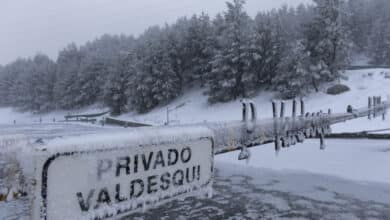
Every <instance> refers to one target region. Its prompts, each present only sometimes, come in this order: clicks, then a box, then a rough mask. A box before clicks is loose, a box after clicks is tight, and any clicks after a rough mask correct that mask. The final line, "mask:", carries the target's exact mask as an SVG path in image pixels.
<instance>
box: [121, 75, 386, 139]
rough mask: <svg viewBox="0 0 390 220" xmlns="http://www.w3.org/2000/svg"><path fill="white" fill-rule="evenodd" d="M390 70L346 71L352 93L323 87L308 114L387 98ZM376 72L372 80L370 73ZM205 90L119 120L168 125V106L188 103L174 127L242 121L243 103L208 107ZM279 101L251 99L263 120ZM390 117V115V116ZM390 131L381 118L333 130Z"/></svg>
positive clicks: (174, 115) (173, 116)
mask: <svg viewBox="0 0 390 220" xmlns="http://www.w3.org/2000/svg"><path fill="white" fill-rule="evenodd" d="M386 72H389V73H390V69H367V70H354V71H347V72H346V76H347V77H348V80H342V83H343V84H346V85H348V86H349V87H350V88H351V91H349V92H347V93H344V94H341V95H337V96H333V95H327V94H326V93H325V92H324V91H326V89H327V88H328V87H329V86H330V85H327V86H324V88H322V91H321V92H319V93H313V94H311V95H309V96H308V97H304V100H305V103H306V111H309V112H317V111H320V110H323V111H327V110H328V108H331V109H332V112H346V109H347V106H348V105H352V106H353V107H354V108H359V107H365V106H367V105H368V97H369V96H382V97H383V98H382V99H385V100H386V99H387V97H388V95H390V79H385V77H384V73H386ZM368 73H373V74H374V75H373V76H372V77H369V76H368V75H367V74H368ZM203 93H204V91H202V90H200V89H198V88H196V89H192V90H191V91H189V92H187V93H186V94H184V95H183V96H182V97H180V98H178V99H177V100H175V101H173V102H172V103H171V104H169V105H168V106H163V107H161V108H157V109H155V110H153V111H151V112H149V113H147V114H142V115H138V114H134V113H129V114H126V115H122V116H121V117H120V118H122V119H125V120H130V121H137V122H144V123H150V124H157V125H163V124H164V123H165V122H166V114H167V113H166V111H167V107H169V108H174V107H175V106H178V105H180V104H182V103H186V104H185V105H184V106H183V107H182V108H179V109H178V110H176V111H172V112H171V113H170V116H169V117H170V120H172V121H174V124H188V123H198V122H204V121H208V122H215V121H227V120H237V119H241V104H240V101H239V100H237V101H234V102H229V103H220V104H215V105H209V104H208V103H207V97H206V96H204V95H203ZM273 99H277V97H275V94H273V93H271V92H267V91H262V92H259V94H258V95H257V96H256V97H253V98H252V100H253V101H254V102H255V103H256V104H257V111H258V117H259V118H260V119H264V118H270V117H272V106H271V101H272V100H273ZM289 109H291V102H289V101H286V114H289V113H290V112H289ZM389 117H390V115H389ZM381 128H390V120H387V121H384V122H383V121H381V119H380V117H379V118H378V119H375V120H372V121H368V120H366V119H359V120H354V121H351V122H347V123H345V124H339V125H336V126H334V127H333V131H334V132H349V131H362V130H372V129H381Z"/></svg>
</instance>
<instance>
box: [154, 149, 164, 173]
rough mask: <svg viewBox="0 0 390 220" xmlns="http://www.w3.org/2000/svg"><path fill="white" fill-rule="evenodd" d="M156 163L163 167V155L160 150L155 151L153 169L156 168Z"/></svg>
mask: <svg viewBox="0 0 390 220" xmlns="http://www.w3.org/2000/svg"><path fill="white" fill-rule="evenodd" d="M158 165H160V166H161V167H165V161H164V155H163V152H162V151H161V150H160V151H159V152H157V156H156V160H155V161H154V166H153V169H156V168H157V166H158Z"/></svg>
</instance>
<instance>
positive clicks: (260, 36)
mask: <svg viewBox="0 0 390 220" xmlns="http://www.w3.org/2000/svg"><path fill="white" fill-rule="evenodd" d="M286 41H287V39H286V37H285V35H284V33H283V31H282V26H281V24H280V20H279V17H278V16H277V15H273V14H258V15H257V16H256V19H255V27H254V31H253V32H252V38H251V47H250V49H251V52H252V54H253V58H252V62H251V68H253V69H254V73H255V74H256V84H257V86H265V87H268V88H269V87H271V84H272V79H273V78H274V77H275V76H276V74H277V72H278V68H279V64H280V62H281V61H282V59H283V54H284V53H285V50H286Z"/></svg>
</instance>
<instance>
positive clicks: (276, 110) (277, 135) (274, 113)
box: [272, 101, 280, 153]
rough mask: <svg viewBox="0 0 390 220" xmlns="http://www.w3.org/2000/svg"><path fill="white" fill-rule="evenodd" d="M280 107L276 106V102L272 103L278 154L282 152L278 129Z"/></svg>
mask: <svg viewBox="0 0 390 220" xmlns="http://www.w3.org/2000/svg"><path fill="white" fill-rule="evenodd" d="M277 108H278V107H277V106H276V102H275V101H272V112H273V118H274V134H275V151H276V153H278V152H279V151H280V137H279V129H278V109H277Z"/></svg>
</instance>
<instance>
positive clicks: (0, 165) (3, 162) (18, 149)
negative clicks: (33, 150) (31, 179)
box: [0, 135, 32, 201]
mask: <svg viewBox="0 0 390 220" xmlns="http://www.w3.org/2000/svg"><path fill="white" fill-rule="evenodd" d="M26 145H27V139H26V138H25V137H23V136H21V135H14V136H0V201H10V200H13V199H16V198H19V197H20V196H22V195H24V194H26V193H27V191H28V189H27V187H28V183H27V182H26V181H27V180H26V174H28V173H29V174H31V173H32V170H28V169H29V165H28V163H29V161H31V160H28V159H27V160H26V158H25V155H26V151H25V150H24V147H25V146H26ZM30 159H31V158H30ZM30 168H31V167H30Z"/></svg>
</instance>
